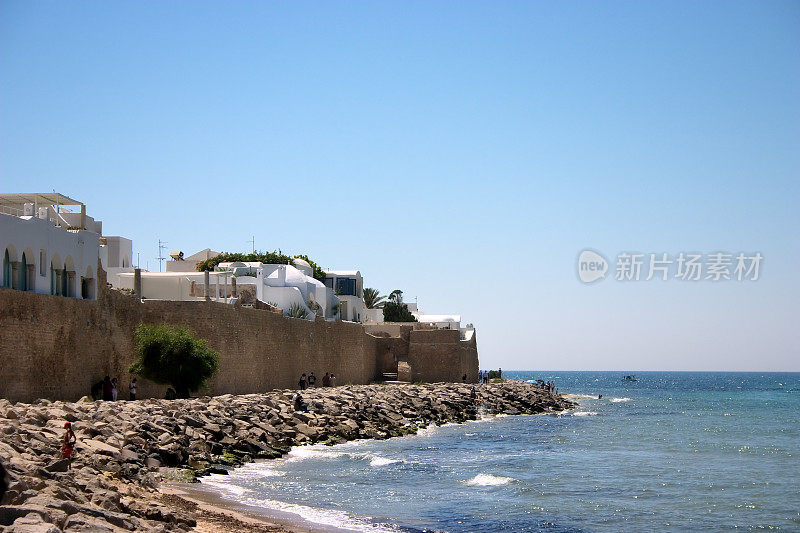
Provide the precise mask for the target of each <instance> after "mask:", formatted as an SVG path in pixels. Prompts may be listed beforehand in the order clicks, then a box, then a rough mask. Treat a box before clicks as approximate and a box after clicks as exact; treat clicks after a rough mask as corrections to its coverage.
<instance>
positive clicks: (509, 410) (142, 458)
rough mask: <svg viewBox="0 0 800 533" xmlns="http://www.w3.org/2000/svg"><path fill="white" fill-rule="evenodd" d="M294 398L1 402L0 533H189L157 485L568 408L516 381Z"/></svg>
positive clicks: (357, 388)
mask: <svg viewBox="0 0 800 533" xmlns="http://www.w3.org/2000/svg"><path fill="white" fill-rule="evenodd" d="M473 391H474V394H475V395H476V396H477V398H475V397H473ZM294 393H295V391H291V390H278V391H272V392H268V393H263V394H248V395H241V396H232V395H225V396H216V397H201V398H192V399H188V400H171V401H170V400H152V399H151V400H139V401H135V402H127V401H117V402H102V401H96V402H94V401H90V400H89V401H87V400H86V399H84V400H83V401H80V402H76V403H68V402H50V401H48V400H39V401H38V402H36V403H33V404H23V403H16V404H12V403H10V402H8V401H7V400H0V461H2V462H3V464H4V466H5V467H6V470H7V471H8V474H9V478H10V486H9V490H8V493H7V494H6V497H5V498H4V501H3V502H2V503H3V504H4V505H0V531H3V532H7V533H12V532H13V533H19V532H30V533H39V532H41V533H50V532H55V531H98V532H99V531H114V532H117V531H150V532H165V531H188V530H190V529H192V528H193V527H194V526H195V525H196V522H195V519H194V518H193V516H191V515H190V514H188V513H186V512H185V511H182V510H179V509H175V508H173V507H170V506H167V505H164V504H163V503H162V502H161V501H160V500H159V498H158V497H157V496H158V493H157V486H158V483H159V482H160V481H196V480H197V478H198V477H200V476H203V475H207V474H211V473H222V474H224V473H227V469H228V468H231V467H235V466H239V465H241V464H243V463H246V462H249V461H252V460H255V459H273V458H277V457H280V456H281V455H283V454H285V453H287V452H288V451H289V449H290V447H292V446H297V445H304V444H312V443H318V442H323V443H325V444H336V443H340V442H345V441H347V440H352V439H360V438H372V439H385V438H389V437H397V436H402V435H408V434H413V433H416V432H417V430H418V429H420V428H424V427H427V426H428V425H430V424H437V425H438V424H444V423H449V422H464V421H466V420H474V419H476V418H478V417H479V416H481V415H484V414H499V413H505V414H509V415H517V414H538V413H549V412H558V411H563V410H565V409H569V408H571V407H573V406H574V404H573V403H572V402H570V401H569V400H567V399H565V398H563V397H562V396H560V395H556V394H551V393H548V392H545V391H543V390H541V389H538V388H536V387H534V386H533V385H530V384H527V383H524V382H518V381H505V382H503V383H496V384H494V383H493V384H488V385H470V384H448V383H437V384H431V385H410V384H402V385H354V386H342V387H336V388H313V389H308V390H306V391H303V393H302V395H303V399H304V400H305V401H306V402H307V405H308V411H307V412H303V411H295V410H294V408H293V404H292V397H293V395H294ZM478 399H480V401H478ZM65 421H69V422H71V423H72V427H73V430H74V431H75V434H76V436H77V438H78V441H77V444H76V446H75V458H74V461H73V463H72V470H68V469H67V467H68V461H67V460H65V459H63V458H61V455H60V439H61V437H62V435H63V433H64V429H63V428H64V423H65Z"/></svg>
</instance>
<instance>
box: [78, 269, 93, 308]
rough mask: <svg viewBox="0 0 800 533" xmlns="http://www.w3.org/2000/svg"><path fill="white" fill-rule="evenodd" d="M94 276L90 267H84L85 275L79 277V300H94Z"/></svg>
mask: <svg viewBox="0 0 800 533" xmlns="http://www.w3.org/2000/svg"><path fill="white" fill-rule="evenodd" d="M94 291H95V283H94V275H93V273H92V267H86V275H84V276H82V277H81V298H83V299H84V300H94V298H95V296H94Z"/></svg>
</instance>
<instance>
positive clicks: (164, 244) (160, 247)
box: [156, 239, 167, 272]
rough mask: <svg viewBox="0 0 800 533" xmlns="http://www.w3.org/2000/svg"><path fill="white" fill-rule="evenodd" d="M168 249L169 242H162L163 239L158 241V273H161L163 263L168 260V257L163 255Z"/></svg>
mask: <svg viewBox="0 0 800 533" xmlns="http://www.w3.org/2000/svg"><path fill="white" fill-rule="evenodd" d="M166 247H167V242H166V241H162V240H161V239H158V257H156V259H158V271H159V272H161V261H163V260H164V259H166V257H164V253H163V250H164V249H165V248H166Z"/></svg>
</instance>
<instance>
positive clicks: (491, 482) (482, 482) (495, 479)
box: [463, 474, 515, 487]
mask: <svg viewBox="0 0 800 533" xmlns="http://www.w3.org/2000/svg"><path fill="white" fill-rule="evenodd" d="M512 481H515V480H514V478H513V477H503V476H493V475H492V474H478V475H477V476H475V477H474V478H472V479H468V480H466V481H464V482H463V483H464V484H465V485H471V486H473V487H492V486H497V485H507V484H509V483H511V482H512Z"/></svg>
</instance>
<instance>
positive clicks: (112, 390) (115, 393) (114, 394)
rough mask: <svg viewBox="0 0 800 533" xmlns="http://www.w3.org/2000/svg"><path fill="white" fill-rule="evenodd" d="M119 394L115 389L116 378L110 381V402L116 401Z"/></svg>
mask: <svg viewBox="0 0 800 533" xmlns="http://www.w3.org/2000/svg"><path fill="white" fill-rule="evenodd" d="M118 394H119V390H118V389H117V378H114V379H112V380H111V401H114V402H116V401H117V395H118Z"/></svg>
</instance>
